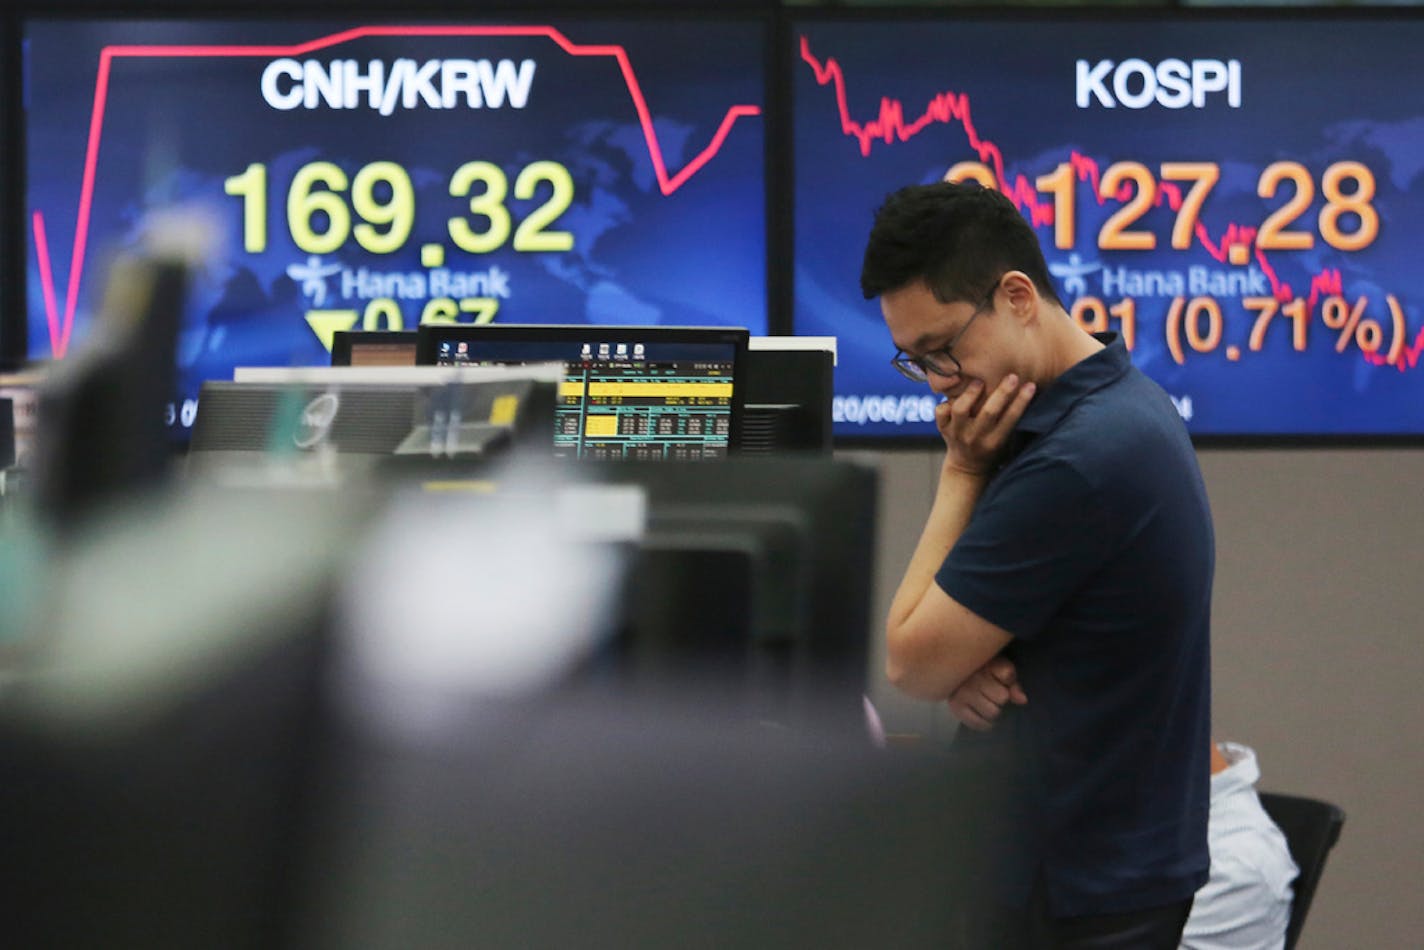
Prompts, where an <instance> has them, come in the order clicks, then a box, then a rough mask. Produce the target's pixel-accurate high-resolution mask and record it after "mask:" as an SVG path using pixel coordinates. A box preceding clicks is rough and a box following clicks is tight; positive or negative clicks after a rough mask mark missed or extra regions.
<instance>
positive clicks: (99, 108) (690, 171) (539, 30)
mask: <svg viewBox="0 0 1424 950" xmlns="http://www.w3.org/2000/svg"><path fill="white" fill-rule="evenodd" d="M372 36H420V37H437V36H446V37H448V36H499V37H521V36H522V37H542V38H545V39H549V40H552V41H553V42H554V43H555V44H556V45H558V47H559V48H560V49H562V50H563V51H564V52H565V53H567V54H569V55H570V56H607V57H612V58H613V59H614V60H615V61H616V62H617V63H618V69H619V72H620V74H621V75H622V77H623V82H624V83H625V84H626V85H627V87H628V95H629V98H631V99H632V101H633V108H634V110H635V111H636V112H637V115H638V123H639V125H640V126H641V127H642V130H643V140H644V142H646V144H647V147H648V156H649V158H651V159H652V163H653V171H654V173H655V174H656V176H657V182H658V189H659V191H661V192H662V194H663V195H665V196H666V195H671V194H672V193H673V192H675V191H677V190H678V189H679V188H681V187H682V186H683V185H684V184H686V183H687V181H688V179H690V178H691V177H692V176H693V175H695V174H697V173H698V172H699V171H700V170H701V169H702V168H703V166H705V165H706V164H707V163H708V162H709V161H711V160H712V158H713V157H714V156H715V155H716V154H717V153H718V152H719V151H721V149H722V145H723V144H724V143H725V142H726V140H727V136H728V135H729V134H730V133H731V131H732V126H733V125H734V124H735V123H736V121H737V120H738V119H741V118H749V117H753V116H757V115H760V114H761V107H760V106H755V105H735V106H731V107H730V108H728V109H727V112H726V114H725V115H724V116H723V117H722V121H721V124H720V125H718V127H717V131H716V132H715V133H714V134H713V136H712V140H711V141H710V142H709V143H708V144H707V146H706V147H705V148H703V149H702V151H701V152H699V153H698V154H697V155H695V156H693V158H692V159H691V160H690V161H689V162H688V163H687V164H686V165H684V166H683V167H682V168H681V169H680V170H679V171H678V172H676V173H675V174H674V173H671V172H669V170H668V167H667V163H666V161H665V160H664V158H663V151H662V146H661V144H659V142H658V137H657V132H656V130H655V129H654V128H653V118H652V113H651V111H650V110H649V109H648V102H647V98H646V97H645V96H644V95H643V89H642V86H641V85H640V84H639V82H638V77H637V75H636V74H635V73H634V71H633V64H632V61H631V60H630V59H629V57H628V51H627V50H626V49H624V48H623V47H622V46H617V45H614V44H603V45H587V44H578V43H574V42H572V41H571V40H569V38H568V37H566V36H564V34H563V33H562V32H560V31H559V30H557V29H555V28H554V27H551V26H361V27H355V28H353V29H349V30H344V31H342V32H339V33H333V34H331V35H329V36H323V37H318V38H316V39H313V40H309V41H307V42H305V43H297V44H292V45H286V46H229V45H224V46H197V45H190V46H153V45H131V46H106V47H104V48H103V49H102V50H101V51H100V53H99V74H98V78H97V80H96V81H95V84H94V108H93V112H92V113H91V115H90V118H89V141H88V145H87V147H86V149H85V154H84V177H83V183H82V185H81V188H80V196H79V209H78V219H77V222H76V226H75V232H74V249H73V252H72V255H71V258H70V268H69V284H68V287H67V288H66V291H65V302H64V318H63V323H62V324H61V322H60V318H59V314H58V307H57V303H56V301H55V294H54V289H55V288H54V282H53V277H52V267H51V261H50V253H49V243H48V241H47V239H46V238H45V228H44V217H43V215H41V214H40V213H39V212H36V213H35V215H34V219H33V225H34V240H35V254H36V256H37V257H38V258H39V268H40V279H41V283H42V284H43V292H44V302H45V318H46V319H47V320H48V322H49V335H50V346H51V348H52V350H53V352H54V355H55V357H56V358H60V357H63V356H64V354H65V352H66V351H67V350H68V348H69V336H70V332H71V331H72V330H73V327H74V311H75V307H76V306H77V304H78V300H79V285H80V280H81V278H82V275H83V271H84V254H85V251H86V246H87V243H88V232H89V215H90V212H91V210H92V207H93V197H94V177H95V174H96V170H97V167H98V157H99V142H100V137H101V135H102V132H103V126H104V109H105V106H106V104H107V101H108V95H109V75H110V70H111V68H112V64H113V61H114V60H115V59H117V58H124V57H278V56H301V55H304V54H307V53H312V52H315V51H317V50H322V49H326V48H329V47H332V46H338V45H340V44H342V43H348V42H351V41H353V40H357V39H362V38H365V37H372Z"/></svg>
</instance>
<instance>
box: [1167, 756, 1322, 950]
mask: <svg viewBox="0 0 1424 950" xmlns="http://www.w3.org/2000/svg"><path fill="white" fill-rule="evenodd" d="M1211 753H1212V757H1211V815H1210V819H1209V820H1208V823H1207V841H1208V846H1209V849H1210V851H1211V877H1210V878H1209V879H1208V880H1207V882H1206V883H1205V884H1203V885H1202V887H1201V889H1200V890H1198V891H1197V894H1196V899H1195V901H1193V903H1192V911H1191V914H1190V915H1189V916H1188V917H1187V926H1186V929H1185V930H1183V931H1182V950H1281V948H1282V947H1284V946H1285V937H1286V926H1287V925H1288V924H1289V922H1290V910H1291V882H1292V881H1294V880H1295V877H1296V874H1297V868H1296V865H1295V862H1294V861H1292V860H1291V856H1290V850H1289V848H1288V847H1287V846H1286V839H1285V836H1284V835H1282V834H1281V830H1280V829H1279V828H1277V827H1276V823H1275V822H1274V821H1272V820H1271V816H1270V815H1268V814H1266V810H1265V809H1264V808H1263V807H1261V800H1260V798H1259V797H1257V795H1256V782H1257V781H1258V780H1259V779H1260V777H1261V770H1260V768H1259V767H1258V766H1257V764H1256V753H1255V752H1253V751H1252V750H1251V749H1250V748H1248V747H1247V746H1244V745H1240V744H1238V743H1235V742H1220V743H1217V744H1215V745H1213V746H1212V749H1211Z"/></svg>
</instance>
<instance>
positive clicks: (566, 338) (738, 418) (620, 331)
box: [415, 323, 751, 462]
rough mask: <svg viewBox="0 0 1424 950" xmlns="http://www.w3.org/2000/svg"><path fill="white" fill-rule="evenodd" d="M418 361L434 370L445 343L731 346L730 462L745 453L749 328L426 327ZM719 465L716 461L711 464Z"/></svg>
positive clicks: (511, 324) (571, 325) (528, 325)
mask: <svg viewBox="0 0 1424 950" xmlns="http://www.w3.org/2000/svg"><path fill="white" fill-rule="evenodd" d="M418 332H419V336H420V340H419V342H418V343H417V344H416V350H415V361H416V364H417V365H419V366H434V365H436V363H435V354H436V352H437V349H438V347H439V345H440V343H441V342H442V341H447V340H448V341H450V342H451V343H460V342H466V343H471V344H474V343H480V342H490V341H496V340H503V341H509V340H518V341H528V342H532V343H557V344H562V345H569V344H577V343H605V342H606V343H625V342H626V343H652V344H672V343H694V344H697V343H702V344H721V345H726V344H731V345H732V346H733V347H734V350H733V356H732V360H733V362H732V401H731V406H730V416H731V418H730V420H729V423H728V434H727V454H728V456H733V455H739V454H740V453H741V450H742V426H743V422H744V417H745V408H746V405H745V404H746V367H747V347H748V341H749V340H750V338H751V333H750V332H749V331H748V330H747V328H746V327H692V326H688V327H669V326H659V325H657V324H653V325H650V326H604V325H600V324H573V323H547V324H545V323H484V324H467V323H426V324H422V325H421V327H420V329H419V331H418ZM709 461H712V462H715V459H714V460H709Z"/></svg>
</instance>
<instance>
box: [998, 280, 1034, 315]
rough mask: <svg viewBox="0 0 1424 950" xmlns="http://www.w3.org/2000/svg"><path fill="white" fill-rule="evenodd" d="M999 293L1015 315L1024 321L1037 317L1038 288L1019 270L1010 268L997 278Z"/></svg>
mask: <svg viewBox="0 0 1424 950" xmlns="http://www.w3.org/2000/svg"><path fill="white" fill-rule="evenodd" d="M999 294H1000V299H1001V300H1003V301H1004V302H1005V303H1006V304H1007V305H1008V307H1009V309H1010V311H1011V312H1012V313H1013V314H1014V316H1015V317H1017V318H1018V319H1020V320H1022V321H1024V322H1025V323H1029V322H1032V321H1033V320H1035V319H1037V317H1038V301H1039V294H1038V288H1037V287H1035V286H1034V284H1033V280H1032V279H1030V278H1029V276H1028V275H1027V274H1025V273H1024V272H1023V271H1021V270H1011V271H1008V272H1007V273H1005V274H1004V276H1003V277H1001V278H1000V279H999Z"/></svg>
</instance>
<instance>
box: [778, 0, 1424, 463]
mask: <svg viewBox="0 0 1424 950" xmlns="http://www.w3.org/2000/svg"><path fill="white" fill-rule="evenodd" d="M790 37H791V42H792V43H794V44H795V47H794V50H793V52H792V56H791V62H792V70H793V96H794V100H793V102H794V122H795V142H796V152H795V155H796V158H795V234H796V238H795V279H794V285H795V310H794V315H795V328H796V331H797V332H798V333H808V334H817V335H832V336H836V337H837V338H838V339H839V344H838V347H839V354H840V359H839V365H838V367H837V371H836V375H837V395H836V400H835V407H834V417H835V426H836V434H837V435H838V436H842V437H847V436H848V437H855V436H870V437H895V436H926V435H933V432H934V429H933V425H932V423H931V422H930V421H929V420H930V419H931V418H932V412H933V406H934V402H935V400H934V399H933V398H931V396H930V394H929V393H928V391H927V390H926V388H925V387H923V386H918V387H917V386H916V384H914V383H912V382H910V381H908V380H904V379H902V378H901V377H900V376H899V375H898V374H897V373H896V372H895V370H894V369H893V368H892V367H891V366H890V357H891V356H892V355H893V353H894V349H895V348H894V345H893V344H892V343H891V342H890V338H889V335H888V334H887V332H886V331H885V328H884V325H883V323H882V320H881V317H880V312H879V304H878V301H866V300H864V299H863V298H862V296H861V293H860V289H859V280H858V278H859V274H860V264H861V257H862V254H863V252H864V248H865V240H866V237H867V235H868V233H869V230H870V225H871V221H872V217H873V214H874V211H875V209H876V208H877V207H878V206H879V204H880V203H881V202H882V201H883V200H884V198H885V196H886V195H887V194H888V193H889V192H891V191H893V190H894V189H896V188H898V187H900V186H902V185H907V184H912V183H925V182H932V181H937V180H940V179H944V178H949V179H956V180H958V179H965V178H973V179H977V180H979V181H981V182H983V183H984V184H985V185H987V186H988V187H992V188H997V189H1000V190H1001V191H1003V192H1004V193H1006V194H1007V195H1009V196H1010V198H1011V199H1012V200H1013V202H1014V203H1015V204H1016V205H1017V206H1018V207H1019V209H1020V210H1021V211H1022V213H1023V214H1024V216H1025V217H1026V218H1027V219H1028V220H1029V221H1030V222H1032V224H1033V225H1034V227H1035V229H1036V230H1037V232H1038V235H1039V238H1040V243H1041V244H1042V245H1043V248H1044V251H1045V256H1046V257H1047V259H1048V264H1049V268H1050V271H1051V272H1052V274H1053V275H1054V276H1055V277H1056V280H1057V286H1058V289H1059V292H1060V294H1062V295H1063V299H1064V303H1065V304H1066V305H1067V306H1068V307H1069V309H1070V311H1071V315H1072V316H1073V318H1075V319H1076V320H1077V321H1078V322H1079V323H1080V324H1081V325H1083V326H1084V327H1087V328H1089V329H1092V330H1095V331H1098V330H1106V331H1113V332H1117V333H1120V334H1121V335H1122V336H1123V337H1124V338H1125V342H1126V344H1127V345H1128V347H1129V348H1130V349H1131V351H1132V356H1133V359H1134V361H1135V362H1136V363H1137V365H1138V366H1140V367H1141V368H1142V369H1143V370H1144V371H1145V372H1146V373H1147V374H1148V375H1150V376H1151V377H1153V378H1154V379H1155V380H1156V381H1157V382H1158V383H1160V384H1161V385H1162V386H1163V387H1164V388H1165V389H1166V390H1167V392H1168V393H1169V394H1170V395H1171V396H1172V398H1173V401H1174V402H1175V403H1176V405H1177V408H1178V411H1179V412H1180V414H1181V415H1182V417H1183V418H1184V419H1185V420H1186V422H1187V425H1188V428H1189V429H1190V431H1191V432H1192V433H1193V435H1194V436H1206V437H1267V438H1269V437H1291V438H1325V439H1330V438H1336V437H1419V436H1421V435H1424V368H1421V367H1420V366H1419V362H1420V359H1419V358H1420V354H1421V351H1424V310H1421V306H1424V268H1421V267H1419V266H1418V261H1419V254H1420V248H1421V247H1424V174H1421V173H1424V86H1421V85H1420V84H1419V83H1417V82H1414V81H1413V80H1412V79H1411V77H1414V76H1416V75H1417V74H1418V66H1417V63H1418V55H1419V53H1418V51H1419V50H1420V49H1424V19H1420V18H1418V17H1414V18H1407V17H1406V18H1400V17H1394V18H1386V17H1382V16H1368V17H1365V16H1362V17H1338V16H1337V17H1318V18H1314V19H1311V18H1309V17H1308V16H1306V15H1303V14H1302V13H1301V12H1300V11H1298V10H1297V11H1291V13H1290V16H1289V17H1288V18H1287V17H1269V16H1265V15H1259V14H1258V15H1256V16H1253V17H1248V16H1231V17H1220V16H1218V17H1211V18H1208V17H1202V16H1186V15H1176V16H1171V17H1168V16H1156V17H1153V18H1150V19H1148V18H1142V17H1135V18H1129V17H1109V18H1104V17H1101V16H1100V17H1098V18H1084V17H1082V16H1076V17H1075V16H1066V15H1063V16H1054V17H1044V16H1037V17H1015V18H1002V19H982V18H981V19H972V18H971V19H951V18H949V17H948V16H946V17H944V18H939V19H913V20H912V19H897V20H894V21H887V20H883V19H881V20H866V19H856V20H837V19H824V18H823V19H809V18H808V19H801V20H797V21H796V22H795V23H794V27H793V29H792V30H791V31H790Z"/></svg>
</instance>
